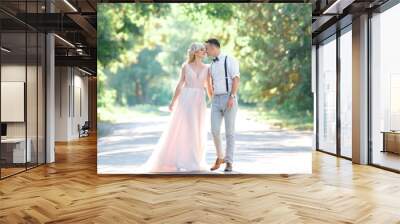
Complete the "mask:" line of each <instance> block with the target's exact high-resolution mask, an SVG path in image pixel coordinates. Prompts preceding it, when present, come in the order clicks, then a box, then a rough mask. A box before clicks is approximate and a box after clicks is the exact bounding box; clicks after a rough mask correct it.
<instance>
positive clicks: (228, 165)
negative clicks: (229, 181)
mask: <svg viewBox="0 0 400 224" xmlns="http://www.w3.org/2000/svg"><path fill="white" fill-rule="evenodd" d="M224 171H225V172H232V163H230V162H227V163H226V167H225V170H224Z"/></svg>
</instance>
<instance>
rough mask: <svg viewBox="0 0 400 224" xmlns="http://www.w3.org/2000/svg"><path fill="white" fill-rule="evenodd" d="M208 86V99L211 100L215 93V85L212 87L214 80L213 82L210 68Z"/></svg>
mask: <svg viewBox="0 0 400 224" xmlns="http://www.w3.org/2000/svg"><path fill="white" fill-rule="evenodd" d="M206 88H207V95H208V99H210V100H211V99H212V97H213V94H214V93H213V87H212V82H211V73H210V70H208V74H207V80H206Z"/></svg>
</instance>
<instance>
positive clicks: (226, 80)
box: [211, 56, 229, 93]
mask: <svg viewBox="0 0 400 224" xmlns="http://www.w3.org/2000/svg"><path fill="white" fill-rule="evenodd" d="M227 58H228V56H225V62H224V70H225V84H226V93H229V86H228V69H227V66H226V59H227ZM212 64H214V62H213V63H212ZM211 82H212V84H213V87H214V79H213V78H212V71H211Z"/></svg>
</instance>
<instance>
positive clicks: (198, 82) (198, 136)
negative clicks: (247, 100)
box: [144, 64, 208, 172]
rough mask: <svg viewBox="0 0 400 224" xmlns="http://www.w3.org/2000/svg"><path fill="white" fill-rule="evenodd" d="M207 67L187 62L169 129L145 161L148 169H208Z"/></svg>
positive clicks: (145, 166)
mask: <svg viewBox="0 0 400 224" xmlns="http://www.w3.org/2000/svg"><path fill="white" fill-rule="evenodd" d="M207 70H208V68H204V69H203V70H202V71H201V72H200V73H199V74H196V73H195V71H194V70H193V69H192V68H191V67H190V65H188V64H186V65H185V66H184V67H183V75H184V77H185V83H184V86H183V88H182V90H181V93H180V95H179V96H178V98H177V102H176V104H175V107H174V109H173V111H172V113H171V116H170V119H169V122H168V125H167V128H166V130H165V131H164V132H163V133H162V135H161V138H160V139H159V141H158V143H157V145H156V147H155V149H154V151H153V153H152V154H151V156H150V158H149V159H148V160H147V162H146V164H145V165H144V171H145V172H191V171H205V170H208V168H207V164H206V162H205V147H206V142H207V129H206V121H205V116H206V101H205V100H206V99H205V97H206V95H205V84H206V79H207V73H208V72H207Z"/></svg>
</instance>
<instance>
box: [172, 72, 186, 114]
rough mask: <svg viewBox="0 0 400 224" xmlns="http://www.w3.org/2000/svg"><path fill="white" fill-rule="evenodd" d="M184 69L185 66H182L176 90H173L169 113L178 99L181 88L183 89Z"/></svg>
mask: <svg viewBox="0 0 400 224" xmlns="http://www.w3.org/2000/svg"><path fill="white" fill-rule="evenodd" d="M184 67H185V66H182V69H181V74H180V77H179V82H178V84H177V85H176V88H175V93H174V97H172V100H171V103H170V104H169V110H170V111H172V109H173V107H174V104H175V101H176V99H177V98H178V96H179V94H180V93H181V89H182V87H183V85H184V83H185V76H184V71H183V70H184Z"/></svg>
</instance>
